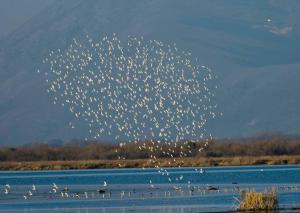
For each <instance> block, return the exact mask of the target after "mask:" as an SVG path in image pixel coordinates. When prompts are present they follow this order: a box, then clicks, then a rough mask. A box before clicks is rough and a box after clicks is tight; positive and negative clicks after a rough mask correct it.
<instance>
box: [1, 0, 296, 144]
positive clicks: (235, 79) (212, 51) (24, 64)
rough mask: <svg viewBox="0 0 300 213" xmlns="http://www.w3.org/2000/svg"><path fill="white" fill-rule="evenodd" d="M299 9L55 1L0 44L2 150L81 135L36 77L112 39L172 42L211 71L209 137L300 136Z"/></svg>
mask: <svg viewBox="0 0 300 213" xmlns="http://www.w3.org/2000/svg"><path fill="white" fill-rule="evenodd" d="M299 9H300V2H299V1H297V0H287V1H276V0H266V1H260V0H254V1H241V0H232V1H230V2H229V1H226V2H225V1H217V0H203V1H197V0H190V1H180V0H163V1H161V0H150V1H140V0H131V1H122V0H99V1H98V0H88V1H87V0H72V1H71V0H57V1H55V2H54V3H53V4H51V5H50V6H49V7H47V8H46V9H45V10H43V11H42V12H41V13H40V14H38V15H37V16H35V17H33V18H32V19H31V20H30V21H28V22H26V23H25V24H24V25H22V26H21V27H19V28H18V29H17V30H15V31H14V32H13V33H11V34H10V35H8V36H6V37H4V38H3V39H2V40H0V143H1V145H17V144H23V143H31V142H35V141H40V140H51V139H56V138H59V139H71V138H84V137H86V135H87V127H86V126H85V125H84V124H83V123H81V122H79V121H75V120H74V118H73V116H72V115H71V114H70V113H69V112H68V111H67V110H66V109H65V108H63V107H60V106H57V105H53V104H52V103H51V101H50V99H49V97H48V95H47V93H46V92H45V91H46V84H45V82H44V80H43V78H42V77H41V76H40V75H37V73H36V70H37V69H38V68H39V67H40V66H41V62H42V59H43V58H44V57H45V55H46V54H47V53H48V52H49V51H50V50H53V49H57V48H60V49H64V48H66V47H67V46H68V45H69V44H70V43H71V42H72V39H73V38H78V39H80V38H83V37H84V36H85V35H87V34H88V35H89V36H90V37H92V38H93V39H95V40H97V39H100V38H102V37H103V36H105V35H110V34H112V33H114V32H115V33H117V34H118V36H119V37H121V38H126V37H127V36H128V35H134V36H144V37H145V38H146V39H157V40H160V41H163V42H165V43H174V42H175V43H177V46H178V47H179V48H181V49H185V50H189V51H191V52H192V54H193V55H195V56H197V57H198V58H199V61H200V62H201V63H202V64H205V65H207V66H209V67H211V68H212V69H213V70H214V72H215V73H216V74H217V75H218V80H217V82H216V83H217V84H218V85H219V90H218V92H217V96H216V98H217V102H218V103H219V110H220V111H221V112H223V114H224V116H222V117H220V118H218V119H216V120H214V121H212V122H210V126H209V130H210V131H211V132H212V133H213V135H214V136H216V137H237V136H239V137H240V136H247V135H252V134H257V133H259V132H278V131H281V132H285V133H299V131H300V127H299V123H300V97H299V91H300V83H299V79H300V72H299V68H300V54H299V52H300V42H299V41H300V40H299V38H300V29H299V20H300V14H299V13H298V11H299ZM69 121H72V122H74V123H76V126H77V128H75V129H71V128H70V127H69V125H68V124H69ZM100 140H109V139H107V138H103V139H100Z"/></svg>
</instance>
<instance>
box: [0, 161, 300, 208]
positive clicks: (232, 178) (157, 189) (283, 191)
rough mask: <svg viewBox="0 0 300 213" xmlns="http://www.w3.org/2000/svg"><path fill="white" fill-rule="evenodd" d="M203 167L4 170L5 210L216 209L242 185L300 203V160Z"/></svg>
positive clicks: (0, 197) (283, 202)
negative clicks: (298, 162) (164, 170)
mask: <svg viewBox="0 0 300 213" xmlns="http://www.w3.org/2000/svg"><path fill="white" fill-rule="evenodd" d="M199 169H200V168H168V169H167V171H168V174H166V173H165V174H164V175H162V174H160V173H158V170H156V169H102V170H68V171H39V172H0V186H1V193H0V212H84V213H92V212H216V211H226V210H232V209H234V208H235V207H236V205H237V203H238V199H239V195H240V191H241V190H243V189H246V190H249V189H256V190H259V191H265V190H272V189H276V190H277V191H278V192H279V202H280V206H281V207H291V206H300V166H298V165H288V166H242V167H207V168H204V172H203V173H200V172H199ZM196 170H197V171H196ZM169 178H170V179H171V182H170V180H169ZM104 181H105V182H106V183H107V185H105V184H104ZM53 183H55V185H56V186H57V187H54V184H53ZM6 184H9V185H10V190H9V192H8V193H7V194H5V188H7V187H5V185H6ZM33 184H34V185H35V187H36V190H33V187H32V185H33ZM29 191H30V192H29ZM31 193H32V195H31V196H30V194H31ZM24 196H26V198H27V199H25V197H24Z"/></svg>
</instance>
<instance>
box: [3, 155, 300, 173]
mask: <svg viewBox="0 0 300 213" xmlns="http://www.w3.org/2000/svg"><path fill="white" fill-rule="evenodd" d="M299 163H300V156H263V157H247V156H244V157H209V158H207V157H198V158H196V157H193V158H184V159H182V158H177V159H175V160H174V159H170V158H168V159H167V158H163V159H157V160H156V161H153V160H150V159H137V160H78V161H34V162H5V161H4V162H0V170H20V171H22V170H63V169H66V170H68V169H105V168H139V167H140V168H141V167H146V168H151V167H154V166H156V165H160V166H161V167H178V166H182V167H187V166H241V165H264V164H265V165H279V164H299Z"/></svg>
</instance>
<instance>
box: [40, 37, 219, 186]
mask: <svg viewBox="0 0 300 213" xmlns="http://www.w3.org/2000/svg"><path fill="white" fill-rule="evenodd" d="M125 40H126V42H124V41H121V40H120V39H119V38H118V37H117V36H116V34H113V35H111V36H105V37H103V38H102V39H100V40H99V41H94V40H93V39H92V38H90V37H89V36H86V39H82V41H78V40H77V39H73V41H72V43H71V44H70V45H69V46H68V47H67V48H66V49H65V50H61V49H57V50H55V51H50V53H49V55H47V57H45V58H44V60H43V63H44V64H45V67H44V68H43V69H41V70H38V73H41V74H43V75H44V77H45V81H46V83H47V85H48V89H47V92H48V93H49V94H50V95H51V98H52V99H53V103H54V104H60V105H62V106H63V107H67V108H68V109H69V111H70V112H71V113H72V114H73V115H74V116H75V118H76V119H79V120H81V121H84V122H85V123H86V124H87V126H88V127H89V134H90V136H89V138H93V139H103V138H106V140H107V137H109V138H111V140H113V141H117V142H119V143H120V146H121V147H122V146H123V145H124V144H125V143H126V142H135V143H137V142H141V141H148V142H149V141H150V142H152V143H144V145H139V149H140V150H147V151H149V152H150V153H151V160H152V161H154V162H156V156H155V153H157V152H162V146H163V145H164V146H165V145H168V146H169V147H170V148H169V150H168V151H164V155H167V156H169V157H170V158H173V155H174V149H175V148H178V147H177V146H179V148H180V149H181V152H180V157H181V158H184V157H186V156H187V155H188V154H189V153H186V149H185V148H184V147H183V146H181V145H179V144H178V142H179V141H185V140H189V141H193V140H199V139H202V138H204V137H207V136H208V135H209V134H208V133H206V130H205V126H206V123H207V121H208V119H209V118H215V117H216V115H217V114H216V113H215V109H216V107H217V105H216V104H214V103H213V102H214V92H213V91H214V89H216V88H217V87H216V86H215V84H214V82H213V80H214V75H213V74H212V70H211V69H210V68H208V67H206V66H203V65H199V62H198V59H197V58H193V57H192V54H191V53H189V52H186V51H181V50H179V49H178V48H177V46H176V44H172V45H170V44H164V43H163V42H160V41H157V40H146V39H144V38H143V37H140V38H137V37H130V36H128V38H127V39H125ZM69 125H70V127H71V128H75V125H74V124H73V123H72V122H70V123H69ZM205 134H206V135H205ZM207 141H208V140H207ZM207 143H208V142H207ZM207 143H205V144H204V147H205V146H207ZM139 144H141V143H139ZM204 147H203V148H204ZM201 149H202V148H201ZM201 149H200V150H199V151H201ZM116 152H118V150H116ZM187 152H191V150H188V151H187ZM119 158H120V159H123V158H124V157H122V156H119ZM173 160H174V161H175V159H173ZM170 165H171V162H170ZM156 167H157V168H160V166H159V165H158V164H157V166H156ZM159 172H160V173H162V174H168V172H167V171H165V170H164V169H160V171H159ZM169 179H170V178H169ZM170 181H171V180H170Z"/></svg>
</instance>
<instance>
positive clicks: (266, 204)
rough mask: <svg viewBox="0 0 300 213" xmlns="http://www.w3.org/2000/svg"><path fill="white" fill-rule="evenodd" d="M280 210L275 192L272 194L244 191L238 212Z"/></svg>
mask: <svg viewBox="0 0 300 213" xmlns="http://www.w3.org/2000/svg"><path fill="white" fill-rule="evenodd" d="M276 209H278V196H277V192H276V191H275V190H273V191H271V192H256V191H250V192H246V191H243V192H242V194H241V201H240V205H239V207H238V210H243V211H249V210H250V211H258V210H276Z"/></svg>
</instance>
